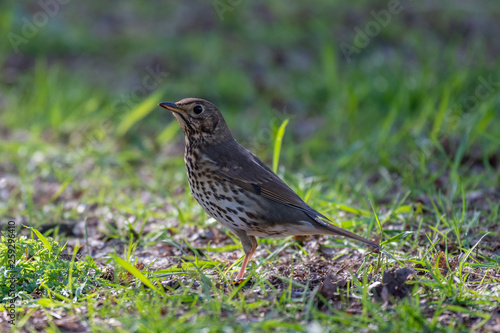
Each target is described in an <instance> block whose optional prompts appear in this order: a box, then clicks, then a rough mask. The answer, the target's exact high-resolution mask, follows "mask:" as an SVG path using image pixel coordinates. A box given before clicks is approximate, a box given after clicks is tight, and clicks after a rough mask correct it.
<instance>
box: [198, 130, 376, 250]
mask: <svg viewBox="0 0 500 333" xmlns="http://www.w3.org/2000/svg"><path fill="white" fill-rule="evenodd" d="M202 151H203V154H204V157H205V158H206V159H207V160H208V161H210V162H211V163H214V164H215V165H216V169H215V171H214V173H215V175H217V176H218V177H221V178H223V179H225V180H227V181H229V182H231V183H233V184H235V185H237V186H239V187H241V188H244V189H246V190H248V191H251V192H253V193H255V194H258V195H261V196H263V197H264V198H267V199H269V200H272V201H275V202H279V203H281V204H283V205H286V206H290V207H294V208H297V209H299V210H301V211H303V212H304V213H305V214H306V215H307V216H309V217H310V218H311V219H312V220H313V221H315V222H316V223H317V226H318V227H319V228H321V229H322V230H323V231H324V232H325V233H329V234H338V235H343V236H346V237H350V238H353V239H357V240H359V241H362V242H364V243H366V244H369V245H370V246H372V247H374V248H377V249H378V248H379V246H378V245H377V244H375V243H373V242H372V241H370V240H368V239H366V238H364V237H361V236H358V235H356V234H354V233H352V232H350V231H347V230H344V229H342V228H339V227H337V226H335V225H333V224H330V223H328V222H326V221H330V220H329V219H328V218H327V217H326V216H324V215H323V214H320V213H318V212H317V211H315V210H314V209H312V208H311V207H310V206H309V205H308V204H306V203H305V202H304V201H303V200H302V199H301V198H300V197H299V196H298V195H297V194H296V193H295V192H294V191H293V190H292V189H291V188H290V187H288V186H287V185H286V184H285V182H284V181H282V180H281V179H280V178H279V177H278V176H277V175H276V174H275V173H274V172H273V171H272V170H271V169H269V167H268V166H267V165H265V164H264V162H262V161H261V160H260V159H259V158H258V157H257V156H255V155H254V154H252V153H251V152H250V151H249V150H247V149H245V148H244V147H243V146H241V145H240V144H239V143H238V142H236V140H234V139H233V140H231V141H229V142H226V143H222V144H220V145H218V146H215V147H204V149H203V150H202ZM325 220H326V221H325ZM330 222H331V221H330Z"/></svg>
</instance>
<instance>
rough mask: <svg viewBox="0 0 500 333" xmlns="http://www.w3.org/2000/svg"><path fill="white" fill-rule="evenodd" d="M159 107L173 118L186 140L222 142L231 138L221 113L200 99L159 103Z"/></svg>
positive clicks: (212, 105)
mask: <svg viewBox="0 0 500 333" xmlns="http://www.w3.org/2000/svg"><path fill="white" fill-rule="evenodd" d="M158 105H159V106H161V107H163V108H165V109H167V110H169V111H171V112H172V114H173V115H174V116H175V118H176V119H177V121H178V122H179V124H180V125H181V128H182V131H183V132H184V135H185V136H186V140H188V141H190V142H191V141H193V140H200V139H201V140H204V141H206V142H208V143H219V142H224V141H227V140H229V139H231V138H232V135H231V132H230V131H229V128H228V127H227V125H226V122H225V121H224V117H222V113H221V112H220V111H219V110H218V109H217V107H216V106H215V105H214V104H212V103H211V102H209V101H207V100H204V99H201V98H184V99H182V100H180V101H178V102H176V103H171V102H161V103H158Z"/></svg>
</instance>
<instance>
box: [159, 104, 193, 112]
mask: <svg viewBox="0 0 500 333" xmlns="http://www.w3.org/2000/svg"><path fill="white" fill-rule="evenodd" d="M158 105H159V106H161V107H162V108H165V109H167V110H169V111H172V112H177V113H184V114H185V113H186V111H184V110H183V109H180V108H178V107H177V105H175V103H171V102H161V103H158Z"/></svg>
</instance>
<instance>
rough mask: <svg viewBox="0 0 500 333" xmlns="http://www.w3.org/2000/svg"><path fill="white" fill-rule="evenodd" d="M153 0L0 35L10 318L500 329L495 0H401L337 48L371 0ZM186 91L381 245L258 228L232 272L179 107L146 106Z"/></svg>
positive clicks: (88, 8) (114, 327)
mask: <svg viewBox="0 0 500 333" xmlns="http://www.w3.org/2000/svg"><path fill="white" fill-rule="evenodd" d="M161 6H164V7H161ZM161 6H160V7H161V8H158V7H151V6H146V5H144V4H142V3H139V2H130V4H128V5H119V6H117V5H116V4H115V5H112V4H100V3H97V2H94V1H88V2H85V3H72V2H71V3H68V4H66V5H64V6H62V7H61V12H60V13H59V14H57V15H55V16H54V17H52V18H51V19H50V20H49V22H48V24H47V25H46V26H44V27H41V28H40V29H39V31H38V33H37V34H36V36H34V37H32V38H29V40H28V42H27V43H26V44H22V45H20V53H15V52H14V50H13V48H12V46H11V45H10V43H9V41H8V40H7V39H2V40H1V41H0V50H1V51H0V65H1V66H2V73H3V75H2V80H1V82H0V87H1V88H0V91H1V95H0V110H1V113H0V151H1V154H2V159H1V161H0V198H1V200H0V216H2V221H1V223H2V226H3V230H4V236H5V237H7V234H8V233H7V231H6V229H7V226H8V224H7V222H8V220H12V221H15V222H16V228H15V235H16V239H17V244H16V251H15V254H16V259H15V260H16V270H15V277H16V279H17V282H16V284H15V288H16V296H17V297H18V301H17V303H16V311H17V313H18V317H17V319H16V326H14V327H11V328H12V329H13V330H17V331H22V332H29V331H35V330H45V331H49V332H57V331H69V330H73V331H116V332H123V331H134V332H151V331H165V330H167V329H168V331H170V332H190V331H203V332H218V331H224V332H243V331H255V332H257V331H258V332H271V331H272V332H274V331H285V332H289V331H304V332H309V331H317V332H327V331H328V332H336V331H354V332H358V331H370V332H371V331H384V332H385V331H387V332H402V331H406V332H417V331H419V332H420V331H440V332H456V331H464V332H465V331H471V330H473V331H481V332H494V331H495V330H496V326H495V325H497V324H495V323H497V322H498V316H499V315H500V313H499V312H498V310H499V309H498V304H499V302H500V290H499V289H498V285H499V282H500V256H499V252H498V247H499V244H498V236H499V233H500V229H499V227H498V226H499V207H500V205H499V203H498V202H499V193H500V188H499V185H498V184H500V172H499V169H500V168H499V165H500V155H499V151H500V137H499V133H500V125H499V124H500V119H499V117H500V115H499V113H498V108H499V105H500V99H499V97H498V83H497V82H498V78H499V77H500V67H499V64H498V62H497V61H496V58H495V55H496V54H497V53H498V49H499V46H500V45H499V44H498V41H497V39H496V38H495V37H496V36H495V34H494V31H495V27H496V25H495V24H496V23H495V22H496V21H495V20H494V17H495V15H498V9H497V8H490V7H489V5H488V3H487V2H484V3H483V2H482V3H481V5H480V6H479V5H478V6H476V7H475V8H476V9H475V11H474V12H472V11H469V10H468V9H467V7H463V8H462V7H457V8H448V6H447V5H442V6H441V7H433V6H431V5H430V4H425V3H419V4H416V3H415V4H414V3H406V2H405V3H403V8H404V9H403V11H402V12H401V14H399V15H395V16H394V17H393V18H392V20H391V23H390V24H389V25H387V27H384V28H383V29H381V31H380V34H378V35H377V36H374V37H373V38H371V39H370V43H369V45H368V46H367V47H366V48H362V49H361V51H360V53H359V54H356V55H354V56H353V57H352V61H351V62H347V60H346V59H345V57H344V55H343V54H342V52H341V50H340V49H339V47H338V45H339V44H340V42H341V41H345V42H349V43H351V42H352V41H353V40H354V38H355V30H354V28H355V27H360V28H361V29H363V28H364V26H365V25H366V23H367V22H370V21H371V20H372V19H373V17H372V16H371V15H370V11H371V10H375V11H380V10H383V9H385V8H387V3H386V2H383V1H378V2H375V3H373V2H367V1H359V2H357V3H356V4H352V5H351V4H349V5H348V4H342V3H332V2H330V1H317V3H316V4H315V5H314V6H306V5H305V4H299V3H296V4H287V5H286V6H285V5H284V4H282V3H280V2H277V1H271V2H265V3H264V2H256V3H254V2H252V3H250V2H242V3H241V4H240V5H238V6H232V7H231V10H230V11H228V12H226V13H225V14H224V15H223V17H222V18H221V17H220V16H218V15H217V12H216V11H215V10H214V8H213V6H212V4H210V3H203V2H195V3H194V4H193V5H192V6H190V7H189V8H187V7H184V5H181V4H165V5H161ZM464 8H465V9H464ZM38 10H39V7H37V5H33V6H25V5H22V4H17V3H5V4H3V3H2V5H0V13H1V14H0V15H1V17H2V19H1V20H0V22H1V23H0V29H1V30H2V31H5V32H16V33H21V31H22V25H23V22H24V21H23V20H22V18H23V17H26V18H28V19H30V18H32V17H33V15H34V14H35V13H36V12H37V11H38ZM208 13H209V14H208ZM437 17H439V19H437ZM90 18H92V20H91V19H90ZM2 43H3V44H2ZM188 96H196V97H204V98H208V99H210V100H213V101H214V102H216V104H217V105H218V106H219V107H220V109H221V110H222V112H223V113H224V115H225V118H226V120H227V122H228V124H229V127H230V128H231V129H232V131H233V134H234V135H235V137H236V138H237V139H238V141H240V142H241V143H242V144H243V145H244V146H246V147H248V148H250V149H251V150H252V151H254V152H255V153H257V155H258V156H259V157H261V158H262V159H263V160H264V161H266V163H268V165H270V166H272V167H273V168H274V169H275V170H277V173H278V174H279V175H280V176H282V177H283V178H284V179H285V181H286V182H287V184H289V185H290V186H291V187H292V188H293V189H294V190H295V191H296V192H297V193H298V194H299V195H300V196H301V197H302V198H304V199H305V200H306V201H307V202H308V203H309V204H310V205H311V206H312V207H314V208H316V209H317V210H319V211H320V212H322V213H323V214H325V215H326V216H329V217H331V219H332V221H334V222H335V223H337V224H338V225H340V226H342V227H344V228H347V229H349V230H351V231H353V232H356V233H358V234H360V235H363V236H365V237H368V238H371V239H375V238H379V239H380V242H381V244H382V246H383V250H384V254H376V253H369V252H366V250H365V249H363V248H361V247H360V244H358V243H357V242H352V241H349V240H345V239H338V238H332V237H324V236H318V237H310V238H304V239H295V238H291V239H259V248H258V251H257V254H256V255H255V257H254V259H253V260H252V262H251V263H250V265H249V268H248V272H247V277H248V279H247V281H246V283H244V284H240V285H233V284H232V283H231V282H232V277H233V276H234V274H236V272H237V271H238V269H239V265H240V264H241V255H242V254H241V246H240V244H239V242H238V241H237V240H236V239H235V237H234V236H233V235H232V234H231V233H229V232H228V231H227V230H225V229H224V228H222V227H221V225H220V224H218V223H217V222H216V221H214V220H213V219H211V218H209V217H208V216H207V215H206V214H205V213H204V212H203V211H202V209H201V207H199V206H198V205H197V204H196V202H195V201H194V200H192V199H191V197H190V194H189V188H188V185H187V181H186V175H185V169H184V162H183V159H182V149H183V143H182V138H181V137H182V136H181V134H180V130H179V126H178V124H177V123H176V122H175V121H174V119H173V117H171V115H169V114H167V113H166V112H164V111H162V109H160V108H158V107H157V106H156V103H157V102H159V101H162V100H166V101H176V100H179V99H181V98H183V97H188ZM22 225H25V226H28V227H30V228H32V229H28V228H24V227H22ZM1 246H3V247H2V253H5V257H2V260H3V261H2V270H3V272H4V273H5V274H3V275H2V278H3V279H6V278H7V275H8V274H10V273H7V272H6V268H7V263H8V261H7V259H8V258H7V255H8V242H7V240H6V239H5V238H4V239H3V240H2V245H1ZM6 249H7V250H6ZM77 253H78V255H77ZM404 267H407V268H411V269H413V270H415V273H414V274H412V275H410V276H409V277H408V279H407V280H406V283H405V284H404V285H399V287H400V288H402V289H404V290H407V294H408V295H407V296H406V297H402V298H398V297H396V296H397V293H395V292H394V291H390V288H389V287H390V286H391V283H395V282H394V281H392V280H391V278H390V276H392V275H391V274H392V273H390V272H393V270H396V272H401V271H398V269H401V268H404ZM12 274H13V273H12ZM384 281H385V282H384ZM391 281H392V282H391ZM382 282H384V283H385V285H386V287H388V289H386V290H385V291H382V292H380V291H377V290H383V288H382V287H380V286H383V285H381V283H382ZM7 284H8V283H7V282H5V281H4V282H3V283H2V289H0V290H1V293H2V294H1V296H2V299H3V301H4V304H8V301H9V300H10V299H9V298H8V289H6V288H7ZM377 288H382V289H377ZM0 321H2V326H3V327H5V328H6V329H7V327H9V326H8V323H7V321H6V320H5V318H3V319H0Z"/></svg>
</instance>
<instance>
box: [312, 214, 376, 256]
mask: <svg viewBox="0 0 500 333" xmlns="http://www.w3.org/2000/svg"><path fill="white" fill-rule="evenodd" d="M314 220H315V221H316V222H318V223H319V224H320V226H321V229H322V230H323V231H324V232H325V234H329V235H341V236H345V237H349V238H352V239H355V240H358V241H361V242H363V243H365V244H368V245H370V246H372V247H374V248H376V249H377V250H378V249H380V246H379V245H377V244H375V243H374V242H372V241H370V240H368V239H366V238H364V237H361V236H358V235H356V234H354V233H352V232H350V231H347V230H345V229H342V228H340V227H337V226H336V225H333V224H331V223H328V222H325V221H323V220H322V219H320V218H319V217H316V218H315V219H314Z"/></svg>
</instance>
